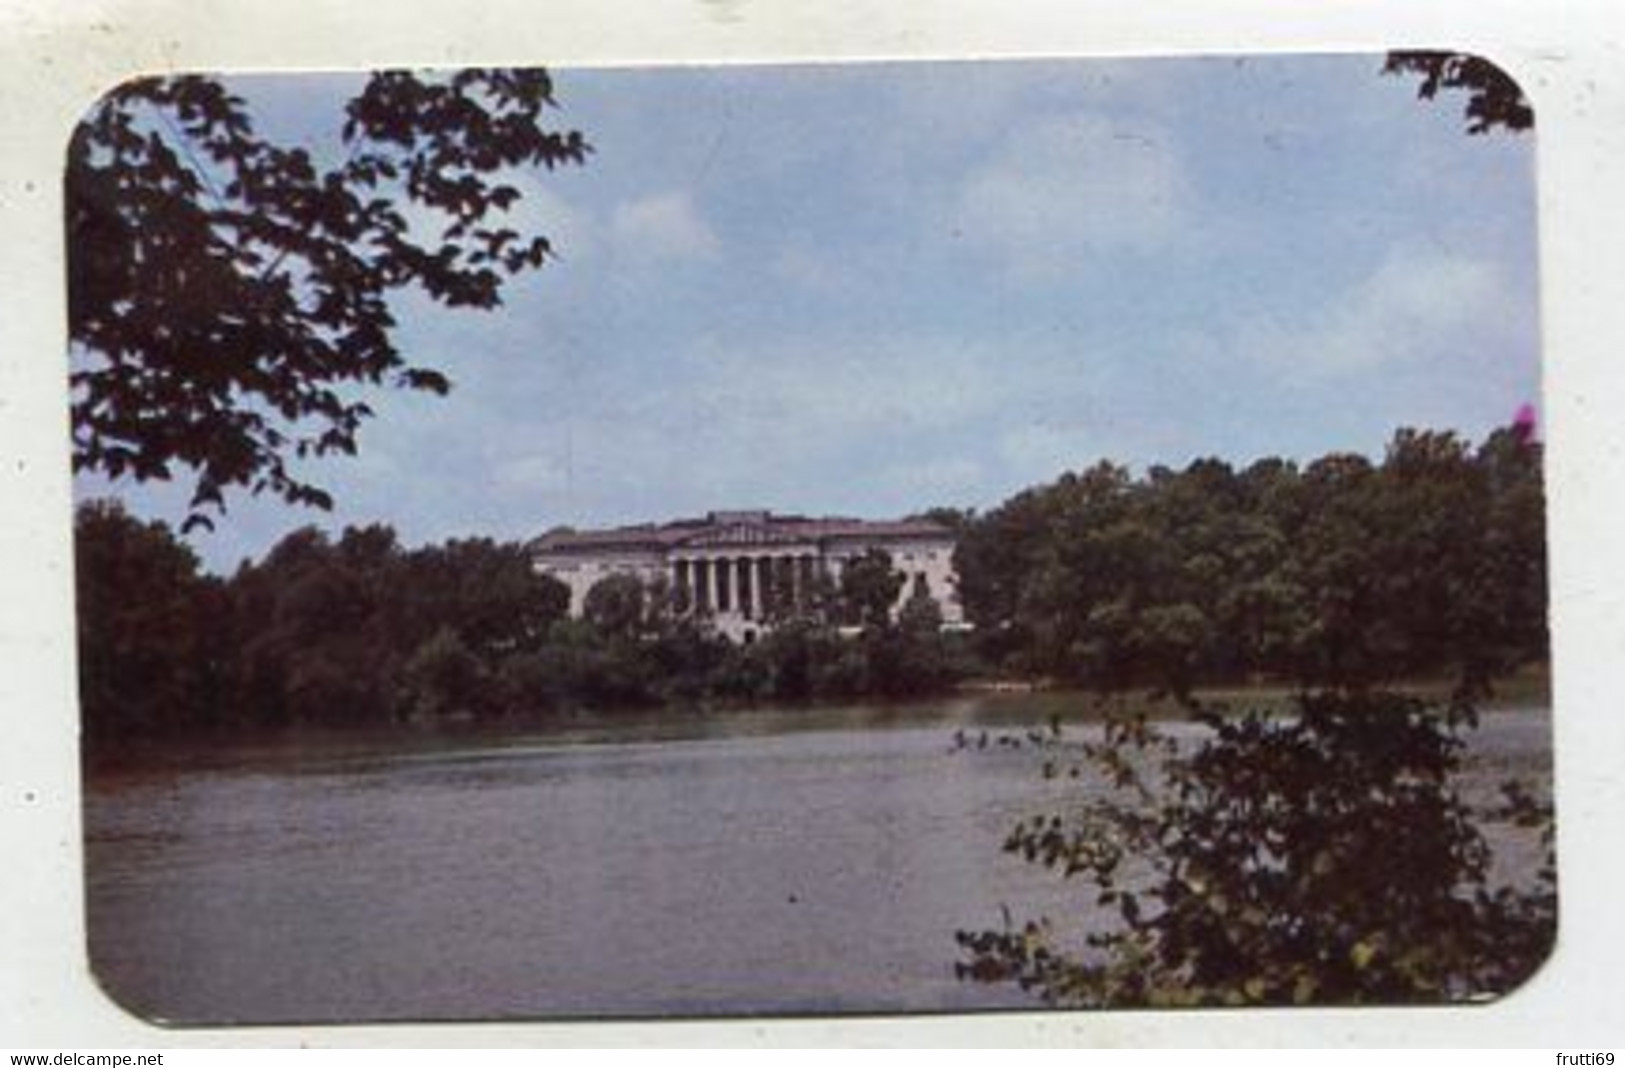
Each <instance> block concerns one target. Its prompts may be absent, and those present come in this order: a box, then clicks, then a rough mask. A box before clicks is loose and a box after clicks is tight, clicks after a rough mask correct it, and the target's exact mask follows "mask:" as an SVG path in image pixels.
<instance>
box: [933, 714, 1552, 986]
mask: <svg viewBox="0 0 1625 1068" xmlns="http://www.w3.org/2000/svg"><path fill="white" fill-rule="evenodd" d="M1293 712H1294V714H1293V715H1291V716H1286V717H1282V716H1279V715H1272V714H1266V713H1263V712H1256V711H1255V712H1251V713H1248V714H1245V715H1242V716H1226V715H1223V714H1222V713H1221V711H1220V710H1218V709H1216V708H1207V709H1202V710H1199V712H1198V718H1199V720H1200V721H1201V722H1202V723H1203V724H1204V725H1205V726H1206V727H1207V728H1208V729H1209V731H1210V732H1211V733H1210V735H1209V737H1208V740H1206V741H1204V742H1203V743H1202V744H1201V745H1199V746H1197V747H1195V748H1194V749H1191V750H1188V751H1181V750H1180V749H1179V748H1178V747H1177V746H1175V745H1174V744H1173V743H1172V741H1171V740H1170V739H1169V738H1168V737H1167V736H1166V735H1163V734H1161V733H1159V732H1157V731H1154V730H1151V729H1149V728H1147V727H1146V725H1145V723H1144V722H1143V721H1140V720H1132V719H1124V720H1117V721H1114V722H1112V723H1111V724H1109V725H1108V727H1107V730H1106V733H1105V736H1104V738H1103V740H1102V741H1101V742H1099V743H1092V744H1089V745H1086V746H1084V747H1083V749H1082V751H1081V757H1082V762H1083V763H1084V764H1085V765H1086V766H1090V767H1093V768H1094V769H1095V770H1097V771H1099V772H1100V773H1102V776H1103V778H1104V785H1103V789H1104V790H1105V793H1104V794H1103V795H1097V799H1096V800H1092V801H1090V802H1088V803H1085V804H1083V805H1080V806H1078V807H1077V808H1075V809H1072V810H1070V811H1068V812H1066V813H1064V814H1060V815H1040V816H1035V817H1032V818H1030V819H1026V820H1023V821H1021V822H1020V823H1019V824H1018V825H1017V826H1016V827H1015V829H1014V830H1013V831H1012V832H1011V834H1010V836H1009V838H1008V839H1007V841H1006V843H1005V849H1006V850H1007V851H1009V852H1013V853H1017V854H1020V855H1022V856H1024V857H1025V858H1026V859H1027V860H1029V861H1032V862H1034V863H1038V864H1042V865H1044V866H1046V867H1048V868H1051V869H1053V870H1055V871H1057V872H1059V873H1061V874H1063V875H1065V876H1067V877H1080V878H1081V879H1082V880H1083V881H1085V882H1086V883H1087V884H1088V885H1089V886H1090V888H1091V890H1092V891H1093V894H1094V900H1095V903H1096V904H1097V905H1098V906H1099V907H1100V909H1101V915H1102V916H1104V917H1105V919H1104V920H1103V921H1102V922H1101V923H1100V924H1099V925H1098V927H1097V928H1096V929H1095V930H1093V931H1091V932H1090V933H1089V934H1088V935H1087V937H1086V939H1085V942H1086V945H1087V947H1088V949H1089V952H1078V951H1076V949H1072V948H1068V947H1067V946H1066V945H1065V944H1064V942H1062V941H1060V940H1059V939H1058V937H1057V936H1058V935H1059V934H1060V932H1058V931H1057V930H1056V929H1055V928H1054V927H1053V926H1052V925H1051V924H1050V923H1048V922H1047V921H1044V920H1031V921H1028V922H1026V923H1024V924H1022V925H1021V926H1020V927H1019V928H1017V927H1016V926H1015V925H1014V924H1007V925H1006V926H1005V927H1004V928H1003V929H998V930H990V931H980V932H969V931H965V932H960V934H959V941H960V944H961V945H962V946H963V947H964V948H965V949H966V951H967V952H968V953H969V955H970V957H971V960H970V961H969V962H968V963H964V964H962V965H961V968H960V970H961V974H962V975H964V976H967V977H973V978H976V979H978V980H981V981H984V982H991V981H1006V982H1014V983H1018V984H1019V985H1020V986H1022V987H1023V988H1024V989H1027V990H1030V991H1033V992H1034V993H1036V994H1037V995H1039V996H1040V997H1042V998H1043V999H1044V1000H1046V1001H1049V1002H1052V1003H1059V1004H1069V1005H1087V1006H1099V1007H1110V1006H1126V1005H1131V1006H1146V1005H1153V1006H1169V1005H1257V1004H1305V1003H1336V1004H1359V1003H1379V1004H1380V1003H1391V1002H1396V1001H1400V1002H1404V1001H1446V1000H1466V999H1471V998H1479V997H1484V996H1489V995H1495V994H1501V993H1505V992H1507V991H1508V990H1511V989H1512V988H1513V987H1515V986H1516V985H1517V984H1518V983H1520V982H1522V981H1523V980H1524V979H1525V978H1527V977H1528V976H1529V975H1530V974H1531V973H1532V972H1533V971H1534V970H1535V969H1536V968H1537V967H1538V966H1539V965H1540V963H1541V961H1542V960H1543V959H1544V957H1545V955H1546V953H1547V951H1548V950H1549V949H1550V947H1551V940H1552V937H1553V934H1554V932H1555V925H1556V908H1557V898H1556V893H1555V883H1554V881H1553V880H1554V873H1553V871H1552V870H1551V868H1550V866H1549V865H1548V866H1547V867H1546V868H1545V869H1543V870H1542V871H1541V872H1540V873H1539V875H1538V878H1537V879H1536V881H1535V886H1534V887H1533V888H1532V889H1529V890H1524V891H1516V890H1513V889H1511V888H1508V887H1504V886H1501V887H1498V886H1496V885H1494V884H1493V883H1492V881H1491V878H1490V861H1491V855H1490V850H1489V848H1488V846H1487V844H1486V842H1485V839H1484V835H1483V832H1482V829H1481V821H1482V820H1484V819H1486V818H1491V819H1502V820H1509V821H1520V822H1523V823H1526V824H1527V823H1529V822H1531V821H1533V822H1546V823H1548V824H1549V818H1550V812H1549V810H1545V811H1542V809H1541V806H1539V805H1537V804H1536V803H1535V802H1534V801H1533V799H1532V798H1530V797H1529V796H1528V795H1527V794H1525V793H1522V792H1520V791H1517V790H1510V791H1509V792H1508V793H1507V802H1506V804H1504V805H1503V806H1500V807H1499V808H1498V810H1497V811H1495V812H1493V813H1488V814H1486V813H1482V812H1477V811H1474V810H1473V809H1472V808H1470V807H1469V806H1468V805H1467V804H1466V803H1465V802H1464V801H1463V800H1462V798H1461V797H1460V795H1459V794H1458V793H1457V792H1456V790H1455V788H1454V786H1453V783H1452V780H1453V777H1454V775H1455V773H1456V771H1457V770H1458V767H1459V763H1460V757H1461V748H1462V744H1463V742H1462V738H1461V735H1460V733H1459V729H1460V728H1462V727H1464V726H1465V725H1466V723H1465V721H1464V720H1462V719H1459V718H1457V717H1455V716H1453V715H1448V714H1447V715H1444V716H1441V714H1440V713H1439V712H1438V711H1437V710H1435V709H1433V708H1430V707H1429V706H1428V705H1427V704H1426V703H1425V702H1423V701H1421V700H1418V699H1416V698H1412V697H1403V696H1399V695H1394V694H1360V695H1354V694H1348V693H1343V692H1332V691H1327V692H1321V693H1318V694H1312V695H1311V694H1302V695H1300V696H1299V697H1298V698H1297V700H1296V702H1295V704H1294V709H1293ZM1047 742H1048V744H1047V745H1046V753H1047V754H1048V756H1049V759H1050V761H1051V764H1050V765H1049V766H1051V767H1053V766H1054V762H1055V761H1056V759H1057V758H1060V759H1063V760H1064V759H1065V758H1066V757H1067V756H1068V755H1071V756H1073V757H1074V758H1076V757H1078V756H1079V751H1078V750H1076V749H1072V750H1068V749H1066V748H1065V747H1063V746H1062V745H1061V744H1060V738H1059V736H1058V735H1056V736H1052V737H1051V738H1050V739H1048V740H1047ZM1548 844H1549V843H1548Z"/></svg>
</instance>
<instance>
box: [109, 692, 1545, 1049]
mask: <svg viewBox="0 0 1625 1068" xmlns="http://www.w3.org/2000/svg"><path fill="white" fill-rule="evenodd" d="M1076 711H1077V699H1073V698H1067V697H1064V696H1057V695H1047V694H1046V695H1022V696H998V697H993V696H989V697H978V698H965V699H953V700H945V701H941V702H936V703H932V704H929V705H920V706H910V707H906V708H881V707H873V706H852V707H844V708H825V709H817V710H803V711H789V710H760V711H750V712H731V713H726V714H718V715H711V716H707V717H703V718H701V717H696V716H693V715H686V716H685V715H682V714H677V713H672V714H668V715H665V716H658V717H647V716H645V717H642V718H638V719H633V720H628V721H620V722H604V721H595V722H587V723H582V724H576V725H572V726H569V727H558V728H553V729H549V730H545V731H531V732H528V733H523V734H510V735H507V736H500V735H493V734H491V733H489V732H480V731H473V730H469V731H463V732H450V733H446V732H442V733H438V734H428V733H423V732H413V733H407V734H401V735H394V736H379V735H370V736H369V735H323V736H311V735H305V736H289V737H284V738H280V739H275V740H270V741H265V740H260V741H257V742H253V743H250V742H248V741H244V742H242V743H241V744H235V743H234V744H232V745H230V746H225V747H217V748H214V749H211V750H209V751H208V752H207V753H206V754H199V753H194V754H190V755H188V756H186V757H185V758H184V759H176V760H172V761H169V762H168V763H167V764H166V765H165V766H161V767H148V768H144V769H141V770H131V769H129V768H125V769H123V770H120V771H117V772H107V773H99V774H97V775H95V776H93V777H92V778H91V779H90V781H89V785H88V787H87V792H86V798H85V821H86V869H87V896H88V920H89V934H90V953H91V959H92V963H93V967H94V970H95V972H96V973H97V976H98V978H99V980H100V982H101V983H102V985H103V987H104V989H106V990H107V991H108V993H109V994H110V995H112V996H113V997H114V998H115V1000H117V1001H119V1002H120V1003H121V1004H123V1005H124V1006H125V1007H126V1008H128V1009H130V1010H131V1011H133V1012H136V1013H138V1014H140V1015H143V1016H147V1017H150V1018H154V1019H159V1020H165V1021H171V1022H177V1023H193V1022H198V1023H205V1022H206V1023H231V1022H293V1021H299V1022H326V1021H342V1020H442V1019H494V1018H508V1019H514V1018H546V1017H571V1018H585V1017H596V1016H606V1015H609V1016H629V1015H631V1016H644V1015H666V1014H703V1015H712V1014H727V1015H744V1014H757V1013H766V1014H775V1015H782V1014H797V1013H829V1012H910V1011H922V1010H948V1011H968V1010H973V1009H989V1008H1021V1007H1029V1006H1030V1005H1031V1002H1030V1001H1029V1000H1028V999H1027V997H1026V996H1025V995H1023V994H1021V992H1020V991H1016V990H1011V989H1005V988H1003V987H990V986H984V985H980V984H972V983H965V982H961V981H959V980H958V979H956V977H955V974H954V963H955V961H956V960H958V959H960V955H959V950H958V947H957V946H956V945H955V943H954V939H953V935H954V932H955V931H956V930H958V929H961V928H978V929H980V928H989V927H996V926H998V925H999V923H1000V922H1001V921H1000V916H1001V907H1004V906H1007V907H1009V908H1010V910H1011V911H1012V913H1013V914H1014V915H1015V916H1017V917H1027V916H1030V915H1036V914H1040V913H1048V914H1051V915H1067V914H1070V913H1075V912H1076V910H1077V909H1078V908H1079V907H1080V906H1079V902H1080V900H1084V898H1083V895H1082V894H1081V891H1082V889H1083V888H1082V887H1081V886H1079V885H1077V884H1066V883H1063V882H1061V881H1060V880H1058V879H1055V878H1054V877H1050V876H1046V875H1045V874H1044V873H1043V872H1041V871H1038V870H1036V869H1034V868H1032V867H1030V866H1028V865H1026V864H1023V863H1021V862H1020V861H1018V860H1016V859H1015V858H1013V857H1009V856H1006V855H1004V854H1003V853H1001V851H1000V848H999V847H1000V844H1001V842H1002V841H1003V839H1004V836H1005V834H1006V833H1007V832H1008V830H1009V828H1010V826H1011V824H1012V823H1013V822H1014V820H1016V819H1017V818H1019V817H1021V816H1025V815H1030V814H1034V813H1035V812H1039V811H1046V810H1047V808H1049V807H1050V806H1049V805H1047V804H1046V798H1053V797H1056V796H1058V795H1057V794H1056V793H1055V791H1057V790H1073V791H1075V790H1077V789H1079V784H1078V783H1077V782H1071V783H1066V782H1061V783H1055V782H1050V783H1046V782H1043V781H1042V779H1041V776H1040V775H1039V773H1038V767H1039V760H1038V759H1037V758H1036V757H1035V756H1034V754H1032V753H1029V752H1023V751H1015V750H1012V749H1006V748H1002V747H1000V746H999V745H998V744H997V743H996V741H994V742H993V743H992V744H989V745H988V747H987V748H986V749H985V750H981V749H978V748H977V745H976V743H977V742H978V741H979V740H980V736H981V732H982V731H983V730H988V731H990V732H993V737H994V738H995V739H996V737H997V731H998V730H999V729H1000V728H1001V727H1015V726H1026V725H1029V724H1042V723H1045V722H1047V720H1048V718H1049V716H1050V715H1051V714H1054V713H1063V714H1065V715H1067V716H1068V717H1071V716H1072V715H1074V714H1076ZM1170 728H1171V729H1173V730H1176V731H1189V730H1191V729H1192V728H1190V727H1188V726H1185V725H1183V724H1172V725H1170ZM960 730H963V731H965V732H967V733H966V737H968V738H970V739H971V740H972V744H971V745H970V746H969V747H968V749H961V748H958V747H956V745H955V743H954V734H955V732H956V731H960ZM1085 731H1087V728H1080V732H1079V733H1080V736H1081V734H1082V733H1083V732H1085ZM1550 743H1551V732H1550V718H1549V716H1547V715H1546V714H1545V713H1544V712H1541V711H1537V710H1516V709H1514V710H1501V711H1492V712H1490V713H1487V714H1486V716H1485V719H1484V725H1483V727H1482V729H1481V730H1480V731H1479V732H1478V736H1477V738H1476V739H1475V741H1474V743H1473V750H1472V754H1473V755H1472V764H1473V767H1474V769H1476V770H1475V772H1474V774H1475V776H1476V779H1475V782H1476V785H1475V791H1474V792H1486V791H1487V789H1488V783H1489V781H1490V780H1491V779H1492V778H1493V779H1498V778H1500V777H1502V776H1504V775H1507V774H1518V775H1520V776H1522V777H1524V778H1526V779H1528V780H1530V781H1532V782H1533V783H1534V784H1535V785H1536V786H1537V787H1539V788H1541V789H1542V790H1543V791H1544V790H1545V789H1547V788H1549V782H1550ZM1505 845H1506V848H1505V849H1504V850H1503V852H1505V853H1506V854H1507V859H1506V860H1505V861H1504V862H1503V865H1504V866H1508V867H1509V871H1510V875H1511V877H1517V876H1519V875H1520V873H1525V872H1527V871H1528V870H1529V869H1530V867H1531V865H1532V863H1533V861H1532V858H1533V856H1534V854H1533V853H1532V852H1530V851H1529V849H1528V844H1527V843H1522V842H1518V843H1505Z"/></svg>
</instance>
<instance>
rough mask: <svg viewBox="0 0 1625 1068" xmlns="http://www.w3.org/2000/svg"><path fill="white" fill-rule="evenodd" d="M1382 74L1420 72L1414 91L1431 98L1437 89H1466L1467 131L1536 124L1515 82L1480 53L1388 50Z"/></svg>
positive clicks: (1526, 98) (1484, 130) (1524, 128)
mask: <svg viewBox="0 0 1625 1068" xmlns="http://www.w3.org/2000/svg"><path fill="white" fill-rule="evenodd" d="M1382 69H1383V73H1384V74H1420V75H1421V76H1422V84H1421V85H1419V86H1418V87H1417V90H1416V95H1417V96H1419V97H1421V98H1422V99H1423V100H1432V99H1433V98H1434V97H1435V96H1437V95H1438V94H1439V90H1440V89H1461V90H1465V91H1466V92H1467V106H1466V114H1467V132H1468V133H1473V134H1481V133H1488V132H1490V131H1492V130H1495V129H1496V128H1501V129H1505V130H1510V131H1514V132H1515V131H1519V130H1527V129H1530V128H1531V127H1533V126H1534V125H1535V112H1534V109H1533V108H1531V107H1530V106H1529V98H1528V97H1526V96H1524V94H1523V90H1522V89H1521V88H1519V86H1518V83H1517V82H1515V81H1513V80H1512V79H1511V78H1510V77H1509V76H1508V75H1507V73H1506V72H1505V71H1503V70H1502V69H1501V68H1500V67H1497V66H1496V65H1495V64H1494V63H1491V62H1490V61H1489V60H1487V59H1484V58H1482V57H1481V56H1470V55H1464V54H1462V53H1459V52H1429V51H1401V52H1390V53H1388V58H1387V60H1386V62H1384V64H1383V68H1382Z"/></svg>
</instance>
